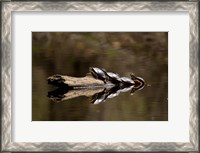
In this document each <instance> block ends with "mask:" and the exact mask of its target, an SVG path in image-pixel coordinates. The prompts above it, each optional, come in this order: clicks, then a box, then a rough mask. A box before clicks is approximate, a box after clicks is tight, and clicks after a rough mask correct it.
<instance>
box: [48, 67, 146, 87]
mask: <svg viewBox="0 0 200 153" xmlns="http://www.w3.org/2000/svg"><path fill="white" fill-rule="evenodd" d="M130 75H131V78H128V77H120V76H119V75H118V74H116V73H112V72H107V71H106V70H105V69H100V68H96V67H91V68H89V73H88V74H87V75H86V76H85V77H71V76H64V75H59V74H56V75H53V76H50V77H48V83H49V84H52V85H54V86H57V87H68V88H71V89H75V88H76V89H77V88H96V87H106V88H107V87H109V86H120V87H123V88H124V87H128V86H135V87H137V88H140V87H142V86H144V85H145V83H144V80H143V79H142V78H140V77H136V76H134V75H133V74H130Z"/></svg>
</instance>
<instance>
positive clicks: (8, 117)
mask: <svg viewBox="0 0 200 153" xmlns="http://www.w3.org/2000/svg"><path fill="white" fill-rule="evenodd" d="M1 4H2V35H1V38H2V39H1V40H2V53H1V55H2V59H1V60H2V62H1V63H2V66H1V82H2V84H1V90H2V91H1V95H2V104H1V106H2V107H1V112H2V113H1V114H2V116H1V125H2V127H1V140H2V141H1V150H2V151H12V152H15V151H18V152H20V151H187V152H190V151H199V148H198V147H199V136H198V135H199V131H198V130H199V127H198V125H199V118H198V116H199V115H198V113H199V112H198V102H199V95H198V93H199V82H198V81H199V79H198V77H199V59H198V54H199V47H198V46H199V32H198V25H199V20H198V11H199V2H198V1H165V2H153V1H152V2H142V1H140V2H131V1H125V2H122V1H121V2H120V1H118V2H95V1H93V2H73V1H70V2H65V1H61V2H41V1H40V2H12V1H4V2H2V3H1ZM30 11H34V12H37V11H39V12H45V11H50V12H58V11H61V12H69V11H70V12H73V11H76V12H80V11H82V12H84V11H93V12H98V11H100V12H101V11H104V12H106V11H113V12H114V11H120V12H130V11H140V12H147V13H149V12H155V11H164V12H168V11H173V12H187V13H188V15H189V42H188V43H189V66H188V68H189V93H188V95H189V108H190V111H189V121H188V122H189V131H187V132H189V142H98V141H97V142H96V141H93V142H13V133H12V132H13V125H14V124H15V122H16V121H15V119H14V116H13V111H14V110H13V109H15V108H14V107H13V100H14V97H13V84H12V83H13V81H16V80H15V79H13V78H14V77H13V65H12V62H13V61H12V54H13V51H12V50H13V46H12V45H13V44H12V43H13V41H12V40H13V37H12V33H13V31H12V30H13V29H12V26H13V24H14V23H12V22H13V16H12V15H13V13H14V12H30Z"/></svg>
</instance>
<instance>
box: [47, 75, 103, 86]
mask: <svg viewBox="0 0 200 153" xmlns="http://www.w3.org/2000/svg"><path fill="white" fill-rule="evenodd" d="M48 83H49V84H52V85H54V86H57V87H61V86H68V87H90V86H92V87H95V86H103V85H105V83H104V82H103V81H102V80H98V79H95V78H93V77H92V76H90V75H87V76H85V77H71V76H64V75H58V74H56V75H53V76H50V77H48Z"/></svg>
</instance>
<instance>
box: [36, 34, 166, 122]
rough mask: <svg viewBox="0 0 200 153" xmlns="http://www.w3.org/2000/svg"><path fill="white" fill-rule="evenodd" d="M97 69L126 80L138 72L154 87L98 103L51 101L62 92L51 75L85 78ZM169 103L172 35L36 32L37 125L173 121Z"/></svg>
mask: <svg viewBox="0 0 200 153" xmlns="http://www.w3.org/2000/svg"><path fill="white" fill-rule="evenodd" d="M93 66H95V67H101V68H105V69H106V70H108V71H111V72H115V73H118V74H119V75H120V76H127V77H129V74H130V73H132V72H133V73H134V74H135V75H136V76H140V77H142V78H144V80H145V82H146V83H147V84H149V85H151V86H145V87H144V88H143V89H142V90H139V91H136V92H135V93H134V94H133V95H130V91H128V92H125V93H120V94H119V96H116V97H114V98H112V99H107V100H106V101H105V102H103V103H100V104H97V105H94V104H91V103H90V102H89V98H88V97H85V96H80V97H76V98H73V99H69V100H65V101H61V102H57V103H56V102H54V101H52V100H51V99H49V98H48V97H47V95H48V92H49V91H52V90H54V89H56V88H55V87H53V86H51V85H48V84H47V78H48V77H49V76H51V75H53V74H62V75H69V76H76V77H83V76H85V74H86V73H87V72H88V68H89V67H93ZM167 99H168V34H167V33H164V32H156V33H155V32H152V33H144V32H143V33H141V32H132V33H131V32H130V33H121V32H117V33H94V32H92V33H67V32H66V33H64V32H61V33H55V32H52V33H47V32H44V33H41V32H38V33H36V32H33V33H32V120H33V121H167V120H168V101H167Z"/></svg>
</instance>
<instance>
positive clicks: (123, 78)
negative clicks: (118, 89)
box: [120, 77, 135, 85]
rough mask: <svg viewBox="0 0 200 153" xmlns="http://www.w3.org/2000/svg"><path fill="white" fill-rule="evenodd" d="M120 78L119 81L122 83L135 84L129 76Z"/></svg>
mask: <svg viewBox="0 0 200 153" xmlns="http://www.w3.org/2000/svg"><path fill="white" fill-rule="evenodd" d="M120 79H121V81H122V83H123V84H132V85H134V84H135V83H134V81H133V80H131V79H130V78H127V77H122V78H120Z"/></svg>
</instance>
